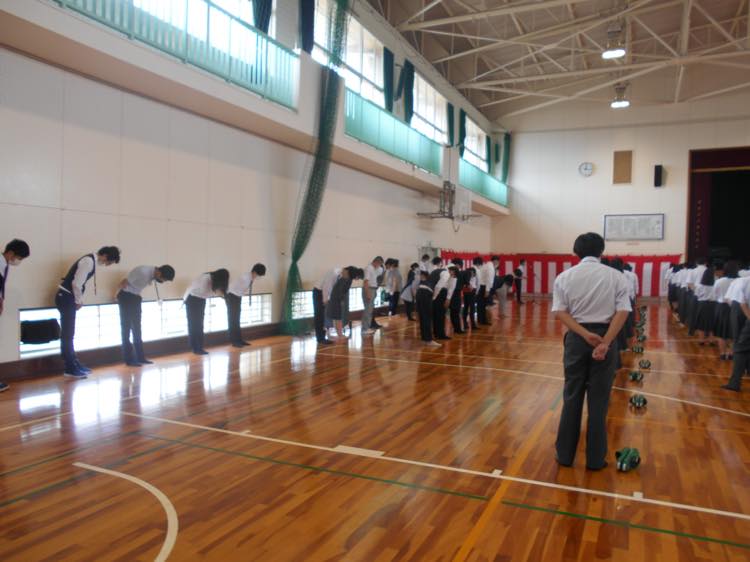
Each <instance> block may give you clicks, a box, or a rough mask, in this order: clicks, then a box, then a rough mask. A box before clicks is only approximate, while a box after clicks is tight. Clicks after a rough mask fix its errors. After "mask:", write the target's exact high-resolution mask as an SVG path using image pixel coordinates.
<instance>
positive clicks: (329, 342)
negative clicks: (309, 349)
mask: <svg viewBox="0 0 750 562" xmlns="http://www.w3.org/2000/svg"><path fill="white" fill-rule="evenodd" d="M318 343H319V344H320V345H333V342H332V341H331V340H318Z"/></svg>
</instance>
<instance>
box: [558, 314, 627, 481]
mask: <svg viewBox="0 0 750 562" xmlns="http://www.w3.org/2000/svg"><path fill="white" fill-rule="evenodd" d="M586 328H587V329H588V330H589V331H591V332H594V333H595V334H599V335H601V336H603V335H604V334H605V333H606V332H607V326H606V325H605V324H594V325H589V326H586ZM592 352H593V348H592V347H591V346H590V345H589V344H588V343H586V340H584V339H583V338H582V337H581V336H579V335H578V334H576V333H574V332H568V333H567V334H565V352H564V356H563V366H564V368H565V387H564V389H563V408H562V414H561V415H560V426H559V428H558V430H557V442H556V445H555V447H556V449H557V459H558V461H559V462H560V463H561V464H565V465H572V464H573V461H574V460H575V456H576V449H577V447H578V438H579V437H580V433H581V418H582V416H583V401H584V397H585V398H586V403H587V405H588V420H587V424H586V428H587V429H586V466H587V467H589V468H593V469H598V468H601V467H602V466H604V462H605V458H606V456H607V410H608V408H609V394H610V392H611V391H612V384H613V382H614V380H615V371H616V368H615V359H616V356H617V354H618V351H617V345H616V344H613V345H612V346H611V347H610V350H609V352H608V353H607V356H606V358H605V359H604V360H603V361H596V360H595V359H594V358H593V357H591V353H592Z"/></svg>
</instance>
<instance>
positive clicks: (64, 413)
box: [0, 412, 72, 431]
mask: <svg viewBox="0 0 750 562" xmlns="http://www.w3.org/2000/svg"><path fill="white" fill-rule="evenodd" d="M71 413H72V412H61V413H59V414H54V415H52V416H47V417H46V418H37V419H35V420H29V421H27V422H23V423H17V424H14V425H6V426H5V427H0V431H8V430H9V429H16V428H18V427H23V426H25V425H32V424H35V423H41V422H45V421H49V420H54V419H56V418H59V417H61V416H67V415H70V414H71Z"/></svg>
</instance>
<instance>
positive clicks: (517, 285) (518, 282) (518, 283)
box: [513, 277, 522, 302]
mask: <svg viewBox="0 0 750 562" xmlns="http://www.w3.org/2000/svg"><path fill="white" fill-rule="evenodd" d="M521 282H522V279H521V278H520V277H516V278H515V279H513V286H514V287H515V288H516V302H521Z"/></svg>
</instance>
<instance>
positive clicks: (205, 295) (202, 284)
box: [183, 273, 215, 300]
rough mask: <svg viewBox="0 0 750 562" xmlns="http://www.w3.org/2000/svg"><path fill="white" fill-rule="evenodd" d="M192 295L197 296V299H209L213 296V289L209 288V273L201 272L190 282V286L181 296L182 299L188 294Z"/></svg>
mask: <svg viewBox="0 0 750 562" xmlns="http://www.w3.org/2000/svg"><path fill="white" fill-rule="evenodd" d="M191 295H192V296H194V297H198V298H199V299H210V298H211V297H213V296H215V295H214V291H213V289H212V288H211V274H210V273H202V274H201V275H199V276H198V277H196V278H195V280H194V281H193V282H192V283H190V286H189V287H188V288H187V291H185V296H184V297H183V300H185V299H186V298H188V296H191Z"/></svg>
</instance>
